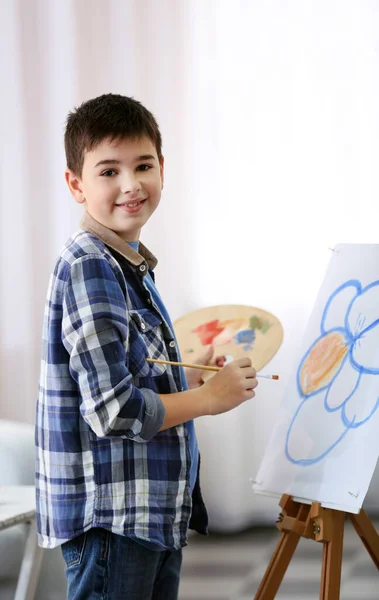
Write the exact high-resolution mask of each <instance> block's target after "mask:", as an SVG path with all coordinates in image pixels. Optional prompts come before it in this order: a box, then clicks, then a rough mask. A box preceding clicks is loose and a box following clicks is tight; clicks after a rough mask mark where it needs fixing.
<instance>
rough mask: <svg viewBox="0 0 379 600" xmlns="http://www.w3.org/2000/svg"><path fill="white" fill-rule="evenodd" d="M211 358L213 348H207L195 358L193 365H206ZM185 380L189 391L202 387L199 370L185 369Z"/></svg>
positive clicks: (201, 372) (200, 371)
mask: <svg viewBox="0 0 379 600" xmlns="http://www.w3.org/2000/svg"><path fill="white" fill-rule="evenodd" d="M212 356H213V346H209V347H208V348H207V350H206V352H205V354H202V355H201V356H199V357H198V358H196V359H195V360H194V361H193V363H194V364H196V365H208V364H209V363H210V361H211V359H212ZM184 370H185V374H186V379H187V383H188V388H189V389H190V390H194V389H195V388H198V387H200V386H201V385H203V380H202V378H201V377H202V374H203V371H202V370H201V369H191V367H186V368H185V369H184Z"/></svg>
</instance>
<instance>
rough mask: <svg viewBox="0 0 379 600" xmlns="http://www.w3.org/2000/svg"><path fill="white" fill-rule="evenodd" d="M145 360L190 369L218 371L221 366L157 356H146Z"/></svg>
mask: <svg viewBox="0 0 379 600" xmlns="http://www.w3.org/2000/svg"><path fill="white" fill-rule="evenodd" d="M146 361H147V362H151V363H158V364H160V365H174V366H175V367H189V368H190V369H202V370H203V371H219V370H220V369H221V367H210V366H209V365H193V364H191V363H183V362H174V361H173V360H158V359H157V358H147V359H146Z"/></svg>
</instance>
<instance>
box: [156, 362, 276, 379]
mask: <svg viewBox="0 0 379 600" xmlns="http://www.w3.org/2000/svg"><path fill="white" fill-rule="evenodd" d="M146 361H147V362H150V363H158V364H160V365H173V366H175V367H188V368H189V369H201V370H202V371H220V369H222V367H211V366H210V365H196V364H191V363H183V362H175V361H173V360H159V359H158V358H147V359H146ZM257 377H265V379H276V380H277V379H279V375H264V374H262V375H260V374H259V373H257Z"/></svg>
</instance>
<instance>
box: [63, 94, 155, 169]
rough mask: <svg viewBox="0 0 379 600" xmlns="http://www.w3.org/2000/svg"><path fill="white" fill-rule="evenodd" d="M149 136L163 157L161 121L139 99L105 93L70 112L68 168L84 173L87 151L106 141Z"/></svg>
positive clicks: (65, 142)
mask: <svg viewBox="0 0 379 600" xmlns="http://www.w3.org/2000/svg"><path fill="white" fill-rule="evenodd" d="M142 137H148V138H149V139H150V140H151V141H152V143H153V144H154V146H155V148H156V151H157V154H158V158H159V160H161V159H162V137H161V134H160V131H159V127H158V123H157V121H156V120H155V118H154V116H153V115H152V113H151V112H150V111H148V110H147V108H145V107H144V106H143V105H142V104H141V103H140V102H138V100H134V98H129V97H127V96H120V95H119V94H104V95H102V96H98V97H97V98H93V99H92V100H88V101H87V102H83V104H81V105H80V106H79V107H78V108H75V109H74V110H73V111H72V112H70V113H69V114H68V117H67V124H66V130H65V135H64V145H65V151H66V161H67V167H68V168H69V169H71V170H72V171H74V173H75V174H76V175H79V176H81V174H82V169H83V163H84V154H85V152H89V151H91V150H93V149H94V148H95V146H97V144H99V143H100V142H102V141H103V140H105V139H107V138H110V139H111V140H117V139H139V138H142Z"/></svg>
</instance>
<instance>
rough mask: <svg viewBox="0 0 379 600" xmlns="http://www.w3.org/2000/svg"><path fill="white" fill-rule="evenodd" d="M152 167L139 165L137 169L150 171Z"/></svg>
mask: <svg viewBox="0 0 379 600" xmlns="http://www.w3.org/2000/svg"><path fill="white" fill-rule="evenodd" d="M151 168H152V166H151V165H138V167H137V171H148V170H149V169H151Z"/></svg>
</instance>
